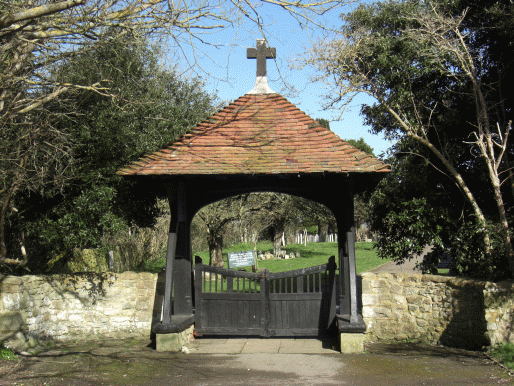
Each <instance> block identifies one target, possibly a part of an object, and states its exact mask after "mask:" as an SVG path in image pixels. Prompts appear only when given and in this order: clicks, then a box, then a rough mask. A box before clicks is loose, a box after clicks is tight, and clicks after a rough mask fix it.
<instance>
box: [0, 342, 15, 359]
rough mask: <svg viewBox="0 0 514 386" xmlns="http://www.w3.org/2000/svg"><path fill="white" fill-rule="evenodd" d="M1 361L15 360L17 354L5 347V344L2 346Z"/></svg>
mask: <svg viewBox="0 0 514 386" xmlns="http://www.w3.org/2000/svg"><path fill="white" fill-rule="evenodd" d="M0 359H6V360H14V359H16V354H15V353H14V351H12V350H11V349H9V348H7V347H5V346H4V345H3V344H1V345H0Z"/></svg>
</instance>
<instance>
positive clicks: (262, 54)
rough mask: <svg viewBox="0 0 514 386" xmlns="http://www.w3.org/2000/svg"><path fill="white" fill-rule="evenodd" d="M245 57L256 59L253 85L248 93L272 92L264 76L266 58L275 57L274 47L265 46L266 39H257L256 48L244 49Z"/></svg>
mask: <svg viewBox="0 0 514 386" xmlns="http://www.w3.org/2000/svg"><path fill="white" fill-rule="evenodd" d="M246 57H247V59H257V78H256V79H255V87H254V88H253V90H252V91H250V92H249V94H272V93H274V91H273V90H272V89H270V88H269V87H268V78H267V77H266V59H275V58H276V57H277V50H276V48H270V47H266V40H264V39H257V48H247V49H246Z"/></svg>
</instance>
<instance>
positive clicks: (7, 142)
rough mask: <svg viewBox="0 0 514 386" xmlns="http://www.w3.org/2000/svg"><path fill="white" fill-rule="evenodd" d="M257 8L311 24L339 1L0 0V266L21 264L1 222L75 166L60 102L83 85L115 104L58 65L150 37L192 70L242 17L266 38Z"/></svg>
mask: <svg viewBox="0 0 514 386" xmlns="http://www.w3.org/2000/svg"><path fill="white" fill-rule="evenodd" d="M260 3H269V4H270V5H273V6H276V7H280V8H282V9H284V10H286V11H287V12H288V13H289V14H290V15H292V16H293V17H294V18H296V19H297V20H298V21H299V22H301V23H302V24H303V25H309V24H310V25H313V26H314V27H316V22H315V20H314V18H313V16H315V15H320V14H324V13H325V12H327V11H328V10H331V9H333V8H335V7H337V6H339V5H340V4H341V3H342V2H341V1H339V0H319V1H317V0H307V1H290V0H264V1H259V2H258V1H255V2H254V1H250V0H243V1H239V2H216V1H197V0H186V1H179V2H170V1H166V0H62V1H55V0H16V1H13V0H0V63H2V65H1V66H0V262H2V263H12V264H24V262H25V261H24V260H23V261H22V260H16V259H10V258H8V257H7V248H6V242H5V238H6V235H5V224H6V221H7V219H8V218H9V217H10V216H11V215H13V214H14V213H16V212H17V211H19V208H17V207H16V206H17V204H16V203H15V198H16V197H17V195H18V193H19V192H21V191H35V192H39V193H41V192H42V191H43V190H45V189H48V188H49V187H51V188H53V189H59V187H60V185H62V183H63V181H64V179H65V178H67V176H68V175H69V172H70V170H71V169H72V167H73V161H74V157H73V153H72V151H71V146H70V143H69V139H68V137H67V135H66V132H65V131H63V130H62V129H57V126H56V124H55V123H56V121H58V119H59V117H60V116H62V115H72V114H74V111H73V106H72V105H71V104H69V103H68V99H67V98H68V97H69V96H70V95H71V94H72V93H73V92H76V91H78V90H81V89H82V90H83V89H87V90H92V91H95V92H97V93H100V94H102V95H106V96H110V97H112V98H113V99H114V100H115V99H116V98H118V96H117V95H116V94H115V93H114V92H113V91H112V90H110V89H109V79H102V80H101V81H99V82H95V83H94V84H86V85H78V84H72V83H67V82H63V81H58V80H57V79H56V78H55V77H54V76H53V69H54V68H55V66H58V65H59V64H60V63H61V62H62V61H63V60H66V59H69V58H71V57H73V56H76V55H79V54H84V52H87V50H88V49H91V47H94V45H96V44H103V43H104V42H106V41H109V40H111V39H117V41H123V39H119V38H120V36H125V37H126V38H127V42H128V41H129V40H130V39H138V38H139V37H150V36H151V38H152V39H153V40H155V41H156V40H162V41H164V42H165V41H172V42H174V46H175V47H177V51H178V52H177V55H182V56H183V57H185V59H186V60H187V62H188V63H189V64H190V66H191V67H195V66H197V65H198V62H197V60H196V55H197V54H198V53H199V52H201V47H202V45H205V44H207V45H215V43H214V41H215V39H216V37H215V36H214V35H213V34H212V33H213V32H216V31H220V30H223V29H227V28H235V27H236V26H238V25H241V24H242V23H243V22H244V21H247V20H249V21H250V22H252V23H255V25H257V27H258V30H259V34H261V35H262V34H264V35H265V27H264V24H263V20H262V17H261V16H260V14H259V9H258V6H259V4H260ZM236 35H237V33H234V36H236ZM186 46H189V47H193V48H194V49H193V51H192V54H191V56H184V52H185V48H186ZM20 242H21V243H22V242H23V238H22V237H20ZM23 250H24V249H23V245H22V251H23Z"/></svg>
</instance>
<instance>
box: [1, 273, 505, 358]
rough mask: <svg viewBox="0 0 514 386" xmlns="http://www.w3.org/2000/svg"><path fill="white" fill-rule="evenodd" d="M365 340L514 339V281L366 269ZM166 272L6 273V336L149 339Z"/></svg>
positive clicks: (471, 344) (472, 342)
mask: <svg viewBox="0 0 514 386" xmlns="http://www.w3.org/2000/svg"><path fill="white" fill-rule="evenodd" d="M361 278H362V315H363V317H364V321H365V322H366V325H367V331H366V337H367V339H368V340H371V341H378V340H385V341H391V340H397V341H403V340H420V341H425V342H429V343H435V342H438V341H440V342H442V343H444V344H448V345H453V346H460V347H466V348H480V347H482V346H485V345H489V344H492V345H495V344H497V343H499V342H511V343H514V283H512V282H504V283H489V282H479V281H472V280H466V279H459V278H451V277H443V276H432V275H420V274H373V273H364V274H362V275H361ZM163 279H164V278H163V276H162V275H159V277H158V275H156V274H150V273H134V272H125V273H122V274H109V273H105V274H75V275H49V276H22V277H14V276H4V277H2V276H0V341H8V342H11V343H10V344H11V346H18V347H21V348H25V346H27V345H30V344H31V342H32V341H34V340H41V339H53V340H86V339H102V338H113V339H118V338H129V337H134V338H149V337H150V334H151V326H152V325H153V324H154V323H156V322H157V321H158V320H159V318H160V314H161V305H162V297H163V288H164V281H163Z"/></svg>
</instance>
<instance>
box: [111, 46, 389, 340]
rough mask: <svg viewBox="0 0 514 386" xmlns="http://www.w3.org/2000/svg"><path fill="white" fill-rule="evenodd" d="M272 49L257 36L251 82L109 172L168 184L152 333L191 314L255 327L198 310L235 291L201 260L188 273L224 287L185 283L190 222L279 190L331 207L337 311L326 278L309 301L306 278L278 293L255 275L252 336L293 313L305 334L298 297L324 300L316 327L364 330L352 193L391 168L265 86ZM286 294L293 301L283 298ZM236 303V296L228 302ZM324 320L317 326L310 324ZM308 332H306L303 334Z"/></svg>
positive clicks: (207, 323)
mask: <svg viewBox="0 0 514 386" xmlns="http://www.w3.org/2000/svg"><path fill="white" fill-rule="evenodd" d="M275 55H276V53H275V50H273V49H266V47H265V43H264V41H262V40H260V41H258V43H257V49H251V50H249V51H248V56H249V57H255V58H257V62H258V64H257V67H258V69H259V72H258V76H257V80H256V84H255V88H254V89H253V90H251V91H250V92H249V93H247V94H246V95H243V96H242V97H240V98H239V99H237V100H235V101H234V102H232V103H230V104H229V105H228V106H226V107H224V108H223V109H222V110H221V111H219V112H218V113H216V114H214V115H213V116H211V117H210V118H209V119H207V120H205V121H203V122H202V123H200V124H199V125H198V126H197V127H196V128H194V129H193V130H191V131H190V132H189V133H187V134H185V135H184V136H182V137H181V138H180V139H179V140H177V141H176V142H175V143H173V144H171V145H170V146H169V147H167V148H165V149H162V150H160V151H158V152H155V153H153V154H150V155H148V156H146V157H144V158H142V159H140V160H139V161H138V162H135V163H133V164H131V165H128V166H127V167H125V168H123V169H121V170H120V171H119V172H118V174H120V175H124V176H135V177H137V178H147V179H148V182H149V183H148V186H149V187H153V186H156V185H155V184H154V183H155V182H157V183H158V184H159V185H162V186H165V187H166V189H167V194H168V199H169V203H170V208H171V223H170V230H169V236H168V252H167V257H166V279H165V298H164V306H163V316H162V321H161V323H159V324H157V325H156V326H154V328H153V330H154V332H156V333H157V334H172V333H177V332H179V331H181V330H183V329H184V328H187V327H188V326H190V325H192V324H193V323H195V322H196V323H197V324H198V328H199V330H203V331H205V332H206V333H207V331H210V332H211V333H214V332H215V331H216V328H218V330H219V331H222V330H223V329H225V330H224V332H227V331H229V329H230V328H232V330H234V331H232V330H230V331H232V332H233V333H237V332H236V331H235V330H238V331H240V333H241V334H248V333H249V332H251V331H252V330H251V329H252V328H254V327H252V326H251V325H250V324H247V325H245V326H244V325H243V324H244V323H243V324H241V325H239V324H237V326H240V327H237V329H234V328H233V327H231V326H229V325H228V324H227V325H226V326H224V325H223V323H225V322H223V323H222V322H221V321H220V323H221V324H219V326H218V327H216V326H215V325H212V320H213V318H217V317H218V318H219V317H220V315H219V314H217V313H216V311H212V310H209V311H205V309H206V307H216V306H212V302H218V304H221V302H223V301H224V300H223V296H225V297H228V296H232V297H233V298H234V299H235V298H236V297H237V296H239V294H240V292H235V291H234V289H233V288H234V287H233V286H234V278H235V276H234V277H233V276H231V275H232V274H230V273H229V272H228V271H217V270H214V271H213V269H212V268H208V267H205V266H203V267H201V268H198V269H197V272H202V275H203V274H204V273H206V272H209V271H210V273H212V274H214V275H216V274H217V275H224V276H225V277H226V278H230V277H232V279H230V281H225V280H224V281H223V283H232V284H230V285H232V294H231V295H230V294H229V295H222V294H221V293H218V295H216V292H212V291H209V292H205V291H204V289H205V288H204V287H203V290H199V289H198V285H202V286H203V285H204V284H205V283H204V282H199V281H198V280H200V279H198V276H197V281H196V282H194V281H193V275H192V272H193V261H192V255H191V239H190V226H191V221H192V219H193V217H194V215H195V214H196V213H197V211H198V210H200V209H201V208H202V207H204V206H205V205H208V204H210V203H212V202H216V201H218V200H221V199H223V198H227V197H231V196H234V195H238V194H243V193H250V192H277V193H286V194H292V195H296V196H300V197H304V198H307V199H310V200H313V201H316V202H319V203H321V204H323V205H325V206H326V207H328V209H330V210H331V211H332V212H333V214H334V216H335V218H336V220H337V228H338V233H339V234H338V244H339V248H338V249H339V251H338V256H337V266H338V269H339V282H338V285H337V288H335V290H333V292H332V293H333V294H335V297H334V298H335V301H336V303H338V304H339V309H338V311H337V314H336V309H335V308H332V306H331V304H332V303H329V304H328V306H327V303H326V302H327V301H328V300H327V298H326V296H328V295H326V292H323V291H332V289H331V288H333V287H330V285H331V284H330V283H324V287H323V291H321V288H320V291H321V292H318V293H317V295H315V296H318V297H319V299H318V300H316V299H314V298H315V296H314V293H311V292H305V290H306V289H307V287H304V286H305V281H306V280H307V279H306V278H302V279H301V280H303V283H302V284H301V285H300V284H299V280H300V279H299V276H296V279H295V280H293V282H294V283H293V284H290V286H291V285H292V286H293V289H295V291H297V292H295V293H281V292H280V291H279V290H277V291H275V290H272V289H271V287H270V286H271V285H272V282H273V280H278V278H275V279H273V276H268V277H267V278H265V277H262V280H263V282H262V284H259V288H258V289H259V292H255V293H254V295H255V296H254V298H255V299H257V300H256V301H255V302H256V304H257V303H259V302H261V300H259V296H260V297H261V298H262V297H264V296H266V299H265V300H262V301H263V302H264V303H262V302H261V303H259V305H255V307H256V308H259V307H261V308H262V307H267V310H265V309H263V311H262V312H263V313H262V314H258V318H259V323H260V321H261V319H262V323H263V324H259V325H258V326H257V325H256V326H257V327H255V329H256V330H255V331H257V335H264V336H268V335H270V336H271V335H273V334H275V335H288V334H290V335H295V334H296V332H301V331H302V326H297V325H295V324H294V323H296V322H294V321H293V322H291V324H289V323H283V322H284V320H283V319H285V318H289V319H291V318H293V319H294V318H295V317H296V318H297V319H298V320H303V321H304V322H305V326H307V325H309V324H310V325H309V326H308V327H305V328H304V332H305V334H306V335H312V334H313V333H314V332H313V330H314V329H313V328H311V327H312V323H313V322H312V320H310V321H309V320H307V317H304V316H302V313H301V311H300V307H302V306H301V303H300V301H301V300H300V299H301V298H302V297H303V298H305V299H304V300H305V304H307V303H309V302H310V303H309V307H322V306H323V307H328V308H327V310H328V311H327V312H325V311H323V313H326V314H327V316H326V318H327V320H324V319H322V324H323V326H324V325H325V324H330V323H331V322H332V321H334V320H335V321H336V322H337V326H338V328H339V330H340V331H341V333H342V334H358V333H362V332H363V331H364V330H365V324H364V322H363V320H362V316H361V315H360V312H359V308H358V304H359V299H358V293H357V275H356V271H355V248H354V245H355V229H354V208H353V196H354V194H355V193H358V192H359V191H361V190H363V189H365V188H366V187H367V186H369V185H373V184H376V182H377V180H378V179H379V178H380V177H381V176H383V173H384V172H388V171H390V167H389V165H386V164H384V163H383V162H382V161H380V160H378V159H376V158H375V157H372V156H369V155H367V154H365V153H364V152H362V151H360V150H357V149H356V148H354V147H352V146H350V145H349V144H348V143H346V142H344V141H343V140H341V139H340V138H339V137H338V136H337V135H335V134H334V133H333V132H331V131H330V130H328V129H325V128H323V127H321V126H320V125H319V123H318V122H317V121H315V120H314V119H312V118H310V117H309V116H307V115H306V114H305V113H303V112H302V111H300V110H299V109H298V108H297V107H296V106H294V105H293V104H292V103H290V102H289V101H288V100H287V99H285V98H284V97H282V96H281V95H279V94H277V93H275V92H274V91H272V90H271V89H270V88H269V86H268V83H267V78H266V67H265V61H266V58H272V57H274V56H275ZM199 266H200V265H199ZM324 269H325V268H322V270H324ZM327 269H328V268H327ZM294 275H296V274H294ZM243 278H244V275H243V277H242V278H241V279H243ZM202 280H203V279H202ZM248 280H250V281H253V282H256V281H259V283H260V280H261V279H258V278H257V277H255V278H253V279H251V278H248ZM266 280H267V281H266ZM216 282H217V281H216ZM212 283H215V282H214V281H213V282H212ZM224 285H225V284H224ZM227 285H228V284H227ZM195 286H196V293H197V294H198V295H197V296H200V297H201V298H200V299H197V302H196V310H194V307H193V296H194V293H195ZM263 286H264V287H263ZM329 287H330V289H329ZM288 288H290V287H288ZM309 288H310V287H309ZM199 291H200V292H199ZM302 291H303V292H302ZM225 292H226V290H225ZM307 294H311V295H312V296H310V295H307ZM324 294H325V295H324ZM289 295H293V296H289ZM216 296H218V298H216ZM295 296H296V298H297V299H298V302H297V303H294V302H293V301H292V300H291V299H293V298H294V297H295ZM309 296H310V298H309ZM323 296H325V298H323ZM331 296H332V295H331ZM250 298H251V297H249V298H248V299H250ZM281 298H283V299H285V300H280V299H281ZM287 298H288V299H287ZM209 299H212V302H211V301H210V300H209ZM331 299H332V298H331ZM199 300H200V301H199ZM331 301H332V300H330V302H331ZM237 302H238V301H236V300H235V301H234V302H233V303H237ZM248 302H251V300H248ZM266 302H267V303H266ZM274 302H275V303H274ZM287 302H289V303H287ZM316 302H317V303H316ZM276 304H280V307H285V308H284V310H285V311H284V312H276V313H275V315H276V317H275V319H273V318H274V317H273V315H272V314H271V313H272V312H273V309H274V308H273V307H275V306H276ZM305 304H304V305H305ZM230 307H232V308H230ZM233 307H235V306H230V305H228V303H227V306H226V307H225V308H224V310H223V316H222V317H223V318H225V320H228V318H229V317H232V316H231V313H234V312H236V309H235V308H233ZM248 307H250V306H248ZM277 307H278V306H277ZM288 307H289V308H288ZM213 309H214V310H215V308H213ZM195 311H196V312H195ZM256 312H257V311H256ZM266 313H269V315H268V314H266ZM318 314H319V310H318ZM255 315H256V317H255V318H257V314H255ZM318 316H319V315H318ZM323 317H324V318H325V316H323ZM330 318H331V319H332V320H330ZM220 320H221V319H220ZM318 322H319V317H318ZM325 322H326V323H325ZM237 323H239V322H237ZM248 323H249V322H248ZM281 323H282V324H281ZM263 326H264V327H263ZM281 326H285V327H283V328H282V327H281ZM225 327H226V328H225ZM323 328H324V327H323ZM323 328H321V329H320V328H318V329H317V332H320V331H322V330H323ZM209 329H210V330H209ZM307 330H309V331H310V332H309V333H307Z"/></svg>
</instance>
